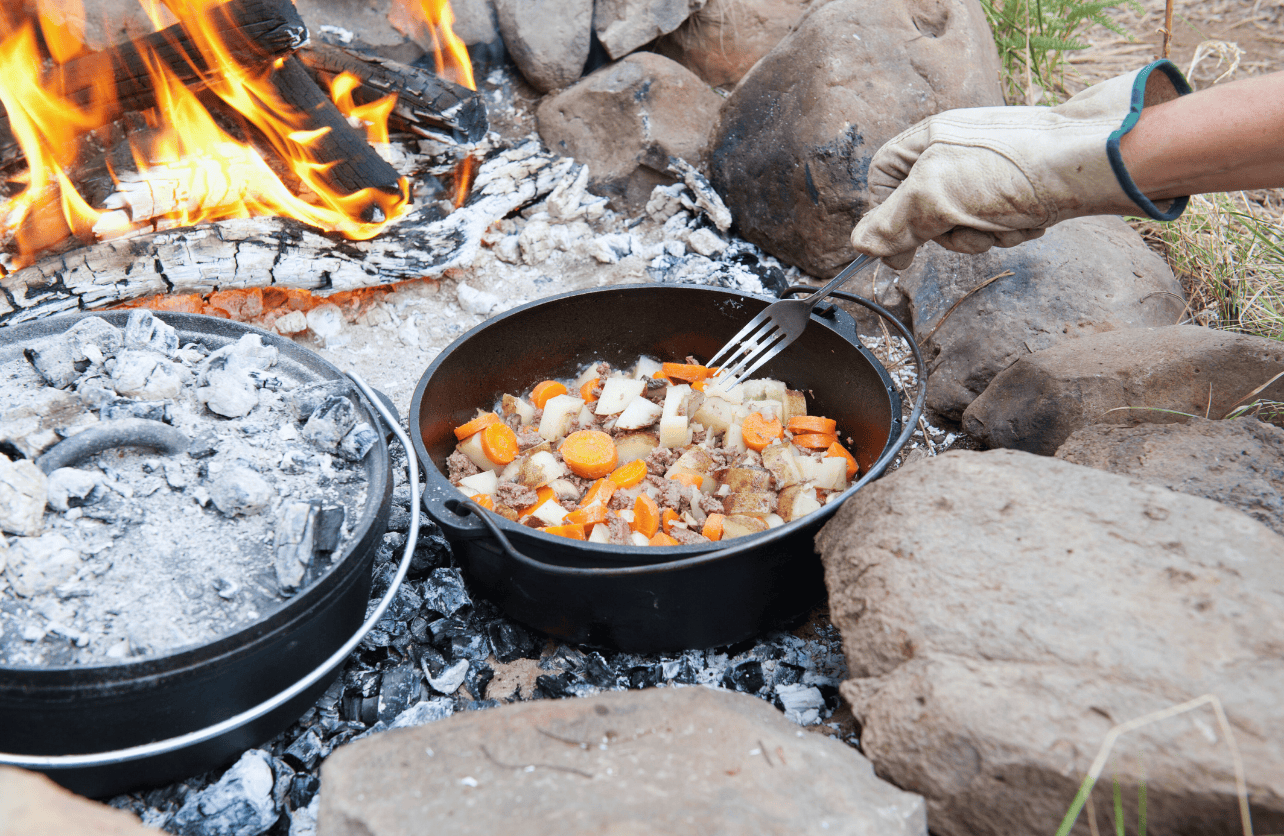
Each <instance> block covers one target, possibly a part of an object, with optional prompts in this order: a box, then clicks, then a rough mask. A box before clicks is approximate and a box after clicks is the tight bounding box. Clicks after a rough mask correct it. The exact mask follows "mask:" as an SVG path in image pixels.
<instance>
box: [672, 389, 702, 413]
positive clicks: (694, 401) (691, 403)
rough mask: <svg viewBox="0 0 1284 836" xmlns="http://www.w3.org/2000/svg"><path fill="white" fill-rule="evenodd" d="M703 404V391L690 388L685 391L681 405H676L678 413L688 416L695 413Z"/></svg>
mask: <svg viewBox="0 0 1284 836" xmlns="http://www.w3.org/2000/svg"><path fill="white" fill-rule="evenodd" d="M703 404H704V393H703V392H698V391H696V390H695V389H692V390H691V391H690V392H688V393H687V396H686V398H684V399H683V401H682V405H681V406H679V407H678V414H679V415H685V416H686V417H687V418H690V417H691V416H692V415H695V414H696V413H697V412H699V411H700V407H701V406H702V405H703Z"/></svg>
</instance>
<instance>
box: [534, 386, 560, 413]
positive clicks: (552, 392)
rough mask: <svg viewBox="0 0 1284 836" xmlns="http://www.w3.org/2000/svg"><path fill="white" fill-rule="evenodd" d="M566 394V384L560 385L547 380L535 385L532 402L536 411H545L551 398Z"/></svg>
mask: <svg viewBox="0 0 1284 836" xmlns="http://www.w3.org/2000/svg"><path fill="white" fill-rule="evenodd" d="M565 394H566V384H564V383H558V382H557V381H556V380H545V381H542V382H540V383H536V384H535V388H534V389H532V390H531V400H532V401H533V402H534V403H535V408H536V409H543V408H544V404H546V403H548V401H549V398H553V397H556V396H558V395H565Z"/></svg>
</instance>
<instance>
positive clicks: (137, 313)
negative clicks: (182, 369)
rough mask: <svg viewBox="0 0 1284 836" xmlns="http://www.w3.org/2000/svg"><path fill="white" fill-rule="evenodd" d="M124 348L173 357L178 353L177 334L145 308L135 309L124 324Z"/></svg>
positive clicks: (170, 326)
mask: <svg viewBox="0 0 1284 836" xmlns="http://www.w3.org/2000/svg"><path fill="white" fill-rule="evenodd" d="M125 347H126V348H129V349H149V350H151V351H155V352H159V353H161V354H164V355H165V356H166V357H173V356H174V353H175V352H176V351H178V332H177V331H175V330H174V327H173V326H172V325H170V324H169V323H167V322H163V321H161V320H160V319H159V318H157V317H156V316H155V315H154V314H153V313H152V312H151V311H149V310H147V309H146V308H135V309H134V310H132V311H130V312H129V319H128V320H127V321H126V322H125Z"/></svg>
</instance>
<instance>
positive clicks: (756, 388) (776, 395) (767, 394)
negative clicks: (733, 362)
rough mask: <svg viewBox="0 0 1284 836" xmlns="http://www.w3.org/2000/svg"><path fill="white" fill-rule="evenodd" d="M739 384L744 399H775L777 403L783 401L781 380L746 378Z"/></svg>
mask: <svg viewBox="0 0 1284 836" xmlns="http://www.w3.org/2000/svg"><path fill="white" fill-rule="evenodd" d="M740 386H741V387H742V388H743V393H744V399H745V400H746V401H775V402H776V403H779V404H783V403H784V402H785V391H786V389H785V384H784V382H783V381H779V380H772V379H770V378H766V377H764V378H761V379H759V380H746V381H745V382H744V383H741V384H740Z"/></svg>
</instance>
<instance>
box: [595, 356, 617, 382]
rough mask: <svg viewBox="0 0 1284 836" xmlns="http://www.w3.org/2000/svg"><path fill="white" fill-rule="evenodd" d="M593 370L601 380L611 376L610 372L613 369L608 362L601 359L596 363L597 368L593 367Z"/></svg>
mask: <svg viewBox="0 0 1284 836" xmlns="http://www.w3.org/2000/svg"><path fill="white" fill-rule="evenodd" d="M593 371H595V372H596V373H597V376H598V377H599V378H601V379H602V380H606V379H607V378H608V377H610V376H611V372H612V371H614V369H612V368H611V364H610V363H608V362H606V361H605V360H603V361H602V362H601V363H598V364H597V368H596V369H594V370H593Z"/></svg>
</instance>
